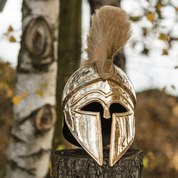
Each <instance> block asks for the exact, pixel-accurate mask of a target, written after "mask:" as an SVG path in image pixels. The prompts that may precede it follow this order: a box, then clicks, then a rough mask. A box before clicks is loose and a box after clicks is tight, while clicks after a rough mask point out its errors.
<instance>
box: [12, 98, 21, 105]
mask: <svg viewBox="0 0 178 178" xmlns="http://www.w3.org/2000/svg"><path fill="white" fill-rule="evenodd" d="M21 99H22V97H21V96H14V97H13V98H12V102H13V103H14V104H15V105H16V106H17V105H18V104H19V103H20V101H21Z"/></svg>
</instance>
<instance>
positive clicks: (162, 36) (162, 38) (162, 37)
mask: <svg viewBox="0 0 178 178" xmlns="http://www.w3.org/2000/svg"><path fill="white" fill-rule="evenodd" d="M158 39H159V40H163V41H167V39H168V37H167V35H166V34H165V33H161V34H160V36H159V38H158Z"/></svg>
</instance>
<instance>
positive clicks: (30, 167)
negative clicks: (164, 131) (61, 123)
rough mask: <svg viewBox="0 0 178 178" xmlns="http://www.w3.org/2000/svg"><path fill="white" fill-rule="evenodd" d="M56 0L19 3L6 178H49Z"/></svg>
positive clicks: (55, 69)
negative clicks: (18, 42) (19, 29)
mask: <svg viewBox="0 0 178 178" xmlns="http://www.w3.org/2000/svg"><path fill="white" fill-rule="evenodd" d="M58 6H59V0H50V1H49V0H45V1H44V0H24V1H23V5H22V13H23V14H22V31H23V34H22V42H21V49H20V52H19V57H18V66H17V83H16V97H14V98H13V102H14V103H15V104H14V108H13V109H14V125H13V128H12V131H11V138H10V143H9V148H8V153H7V159H8V161H7V166H6V175H5V178H34V177H35V178H42V177H45V176H46V175H47V173H48V167H49V161H50V154H51V149H52V138H53V131H54V123H55V120H56V112H55V109H54V107H55V94H56V72H57V44H58V12H59V7H58Z"/></svg>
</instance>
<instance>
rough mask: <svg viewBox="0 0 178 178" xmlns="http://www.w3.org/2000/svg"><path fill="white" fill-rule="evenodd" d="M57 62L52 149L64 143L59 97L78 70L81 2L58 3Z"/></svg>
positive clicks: (75, 0)
mask: <svg viewBox="0 0 178 178" xmlns="http://www.w3.org/2000/svg"><path fill="white" fill-rule="evenodd" d="M58 54H59V61H58V74H57V90H56V94H57V97H56V98H57V107H56V111H57V122H56V128H55V133H54V138H58V139H59V141H58V142H55V140H57V139H55V140H54V148H56V147H57V146H58V145H59V144H63V143H64V139H63V134H62V110H61V97H62V92H63V89H64V85H65V83H66V82H67V80H68V78H69V77H70V76H71V75H72V73H73V72H74V71H76V70H77V69H78V66H79V62H80V55H81V0H67V1H66V0H61V1H60V27H59V51H58Z"/></svg>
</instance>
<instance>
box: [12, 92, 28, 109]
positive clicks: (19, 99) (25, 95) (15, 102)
mask: <svg viewBox="0 0 178 178" xmlns="http://www.w3.org/2000/svg"><path fill="white" fill-rule="evenodd" d="M29 94H30V92H27V93H23V94H22V95H21V96H14V97H13V98H12V102H13V103H14V104H15V105H16V106H17V105H18V104H19V103H20V101H21V100H22V99H23V98H25V97H27V96H28V95H29Z"/></svg>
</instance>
